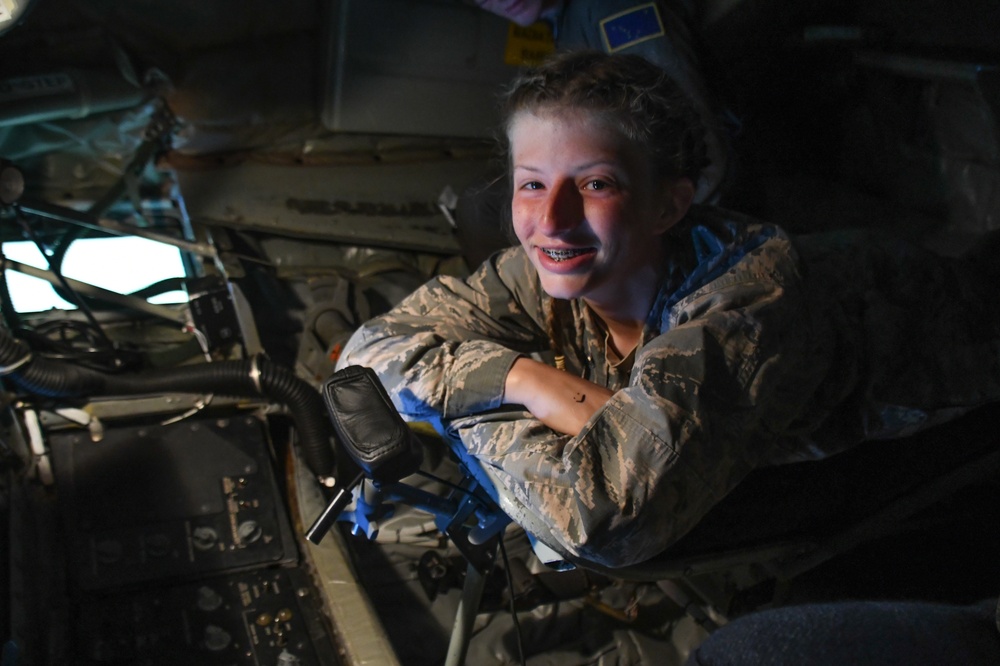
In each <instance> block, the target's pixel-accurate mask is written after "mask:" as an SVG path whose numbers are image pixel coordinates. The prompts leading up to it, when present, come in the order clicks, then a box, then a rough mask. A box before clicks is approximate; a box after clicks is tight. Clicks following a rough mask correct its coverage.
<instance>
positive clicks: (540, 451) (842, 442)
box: [341, 208, 1000, 567]
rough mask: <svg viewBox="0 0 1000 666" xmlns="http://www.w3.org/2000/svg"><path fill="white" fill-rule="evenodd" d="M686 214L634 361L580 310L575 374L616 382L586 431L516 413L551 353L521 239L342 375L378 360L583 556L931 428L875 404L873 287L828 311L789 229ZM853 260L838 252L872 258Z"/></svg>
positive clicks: (377, 342) (408, 414) (366, 335)
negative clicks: (512, 372)
mask: <svg viewBox="0 0 1000 666" xmlns="http://www.w3.org/2000/svg"><path fill="white" fill-rule="evenodd" d="M688 218H689V220H688V223H687V226H686V229H685V235H684V236H683V237H680V238H678V237H673V238H672V239H670V240H669V241H668V242H671V243H673V244H674V246H675V251H674V253H673V256H674V260H673V262H672V265H671V272H670V275H669V277H668V278H667V279H666V281H665V283H664V284H663V286H662V288H661V291H660V293H659V296H658V297H657V299H656V301H655V304H654V306H653V308H652V309H651V311H650V314H649V317H648V319H647V322H646V325H645V330H644V332H643V334H642V339H641V342H640V344H639V347H638V348H637V350H636V352H635V355H634V362H633V363H632V364H631V367H628V366H629V364H628V363H627V362H626V363H622V364H619V365H617V366H615V365H612V364H611V363H610V362H609V358H608V354H607V352H606V343H605V334H604V332H603V327H602V326H601V325H600V322H599V321H597V320H596V318H595V317H594V316H593V315H592V314H591V313H590V311H589V310H588V308H587V307H586V306H585V305H584V304H583V303H582V302H572V303H570V304H569V307H570V309H571V311H572V315H573V316H572V321H569V322H566V326H567V328H568V331H567V332H568V335H567V338H568V340H567V345H566V346H567V348H566V349H565V350H564V353H565V356H566V369H567V371H569V372H573V373H577V374H578V375H580V376H583V377H586V378H588V379H590V380H591V381H594V382H597V383H599V384H603V385H605V386H607V387H609V388H611V389H612V390H614V391H616V392H615V393H614V395H613V397H612V398H611V399H610V400H609V401H608V402H607V404H606V405H605V406H604V407H602V408H601V409H600V410H599V411H598V412H597V413H596V414H595V415H594V416H593V417H592V418H591V420H590V421H589V422H588V424H587V425H586V426H585V427H584V429H583V430H582V431H581V432H580V433H579V434H578V435H576V436H572V437H571V436H566V435H562V434H559V433H556V432H554V431H552V430H551V429H549V428H547V427H546V426H544V425H543V424H542V423H540V422H539V421H537V420H536V419H534V418H533V417H532V415H531V414H530V413H528V412H526V411H523V410H521V409H511V408H510V407H509V406H501V401H502V398H503V391H504V382H505V379H506V375H507V372H508V370H509V368H510V367H511V365H512V364H513V362H514V361H515V360H516V359H517V358H518V357H519V356H520V355H533V356H535V357H536V358H542V359H543V360H545V359H551V357H552V354H551V352H550V351H549V348H550V340H549V337H548V335H547V334H546V332H545V331H546V328H545V313H546V311H547V309H548V308H549V307H550V303H551V299H550V298H549V297H548V296H547V295H545V294H544V292H542V290H541V288H540V286H539V282H538V278H537V274H536V272H535V270H534V268H533V267H532V266H531V263H530V261H529V260H528V258H527V256H526V255H525V253H524V252H523V251H522V250H521V249H520V248H514V249H510V250H507V251H504V252H501V253H498V254H496V255H494V256H493V257H492V258H491V259H490V260H488V261H487V262H485V263H484V264H483V265H482V266H481V267H480V268H479V270H478V271H476V272H475V273H474V274H473V275H472V276H470V277H469V278H467V279H464V280H463V279H457V278H450V277H440V278H437V279H435V280H432V281H431V282H430V283H428V284H426V285H425V286H424V287H422V288H420V289H418V290H417V291H416V292H414V293H413V294H412V295H411V296H410V297H408V298H407V299H405V300H404V301H403V302H402V303H401V304H400V305H399V306H397V307H396V308H395V309H394V310H392V311H391V312H389V313H388V314H386V315H383V316H381V317H378V318H376V319H374V320H372V321H370V322H368V323H367V324H366V325H365V326H363V327H362V328H361V329H359V330H358V331H357V332H356V333H355V335H354V336H353V337H352V339H351V341H350V342H349V343H348V346H347V348H346V349H345V353H344V355H343V357H342V358H341V365H346V364H361V365H368V366H370V367H372V368H374V369H375V370H376V372H377V373H378V374H379V375H380V377H381V378H382V381H383V383H384V384H385V386H386V388H387V390H388V391H389V394H390V395H391V397H392V399H393V401H394V403H395V405H396V406H397V408H398V409H399V410H400V412H401V413H402V414H403V415H404V417H405V418H407V419H411V420H429V421H432V422H443V424H444V426H445V427H446V428H447V429H448V430H449V431H450V432H451V434H453V435H455V436H457V437H460V438H461V440H462V442H463V443H464V445H465V447H466V449H467V450H468V452H469V453H470V454H471V455H473V456H474V457H475V458H476V459H478V461H479V462H480V463H481V465H482V466H483V468H484V469H485V470H486V471H487V472H488V474H489V476H490V477H491V478H492V480H493V482H494V484H495V485H496V486H497V488H498V490H499V491H500V492H499V495H500V502H501V507H502V508H503V509H504V510H505V511H507V513H508V514H509V515H510V516H511V517H512V518H513V519H514V520H515V522H517V523H519V524H520V525H521V526H523V527H524V528H525V529H526V530H527V531H528V532H529V533H531V534H533V535H534V536H535V537H537V538H538V539H539V540H541V541H542V542H544V543H545V544H547V545H548V546H550V547H552V548H554V549H555V550H556V551H557V552H559V553H561V554H562V555H563V556H565V557H567V558H568V559H572V560H583V561H588V562H593V563H597V564H599V565H602V566H607V567H620V566H626V565H629V564H633V563H638V562H642V561H644V560H646V559H648V558H650V557H652V556H654V555H656V554H658V553H660V552H661V551H663V550H664V549H665V548H666V547H667V546H669V545H670V544H671V543H673V542H674V541H676V540H677V539H678V538H679V537H680V536H682V535H683V534H684V533H685V532H687V531H688V530H689V529H690V528H691V527H693V525H694V524H695V523H696V522H697V521H698V520H699V519H700V518H701V517H702V516H703V515H704V514H705V513H706V512H707V511H708V509H710V508H711V507H712V506H713V505H714V504H716V503H717V502H718V501H719V500H721V499H722V498H723V497H724V496H725V495H726V493H728V492H729V491H730V490H731V489H732V488H733V487H734V486H735V485H736V484H737V483H739V482H740V480H742V479H743V478H744V477H745V476H746V474H747V473H748V472H749V471H750V470H752V469H754V468H755V467H758V466H761V465H767V464H774V463H779V462H785V461H789V460H793V459H805V458H815V457H820V456H823V455H827V454H829V453H831V452H833V451H837V450H840V449H843V448H845V447H847V446H850V445H852V444H854V443H857V442H858V441H860V440H861V439H864V438H865V437H870V436H893V435H898V434H905V430H906V429H907V428H910V427H911V426H912V427H916V426H919V425H924V424H926V423H929V422H931V421H932V420H933V419H932V418H930V417H928V416H927V414H928V412H926V411H924V410H921V409H915V410H914V409H909V408H908V407H907V408H904V409H900V408H898V406H897V405H889V406H888V407H886V406H885V405H884V404H883V403H880V402H879V400H877V399H876V398H877V397H878V396H873V388H872V386H873V385H875V386H876V388H877V386H878V384H879V382H877V381H876V382H874V384H873V383H872V382H867V381H863V380H864V379H866V377H867V376H868V374H872V375H873V376H878V375H879V373H866V372H865V370H864V368H863V367H862V363H861V361H860V359H862V358H863V357H865V356H866V351H865V350H864V349H863V348H861V346H859V345H861V344H862V343H863V338H864V331H863V330H862V329H863V327H864V325H863V322H862V320H861V318H859V317H863V315H862V314H859V313H862V312H863V310H864V308H863V307H862V302H863V301H864V300H865V298H866V297H865V294H866V293H867V292H869V291H871V290H870V288H869V287H868V286H864V285H862V286H860V287H858V288H857V294H847V295H846V296H845V298H847V300H848V301H849V303H848V306H847V307H846V308H842V307H840V306H839V305H838V304H837V303H835V302H834V303H832V304H831V303H830V302H829V301H828V300H826V299H825V298H821V294H822V293H825V294H826V295H827V296H829V292H830V291H831V290H833V289H838V288H839V287H833V286H832V284H833V282H832V281H831V275H830V274H827V273H824V274H822V275H820V274H815V275H813V276H812V277H811V278H810V279H808V280H806V279H804V275H803V266H802V264H801V261H800V259H799V252H798V251H797V249H796V247H795V246H793V243H792V240H791V239H790V238H789V237H788V236H787V235H786V234H785V233H784V232H783V231H782V230H781V229H779V228H777V227H774V226H769V225H763V224H757V223H752V222H749V221H746V220H740V219H736V218H735V216H733V215H732V214H730V213H725V212H723V211H721V210H719V209H712V208H700V209H698V210H693V211H692V213H690V214H689V216H688ZM817 245H818V246H820V245H822V244H817ZM844 249H845V251H844V252H841V253H839V254H837V257H840V259H841V260H844V261H847V260H848V259H849V258H851V257H854V256H856V255H857V248H855V247H854V246H851V247H849V248H847V247H846V246H845V248H844ZM805 251H806V252H808V253H810V254H817V255H821V253H818V252H817V251H815V250H814V249H813V248H812V247H811V246H809V245H808V244H807V246H806V248H805ZM822 256H825V255H822ZM817 263H818V264H820V265H824V262H823V261H820V260H819V259H817ZM825 265H829V266H830V267H831V268H832V270H834V271H842V270H843V269H844V267H843V266H841V265H839V264H838V263H837V260H832V259H827V260H826V264H825ZM851 277H852V278H854V277H855V276H854V275H851ZM862 281H863V280H862ZM876 281H877V280H876ZM841 282H843V280H841ZM855 297H856V302H855V300H854V299H855ZM876 300H878V299H876ZM876 319H877V320H880V319H881V317H876ZM883 342H884V343H885V344H890V345H895V344H898V341H896V340H892V339H887V340H885V341H883ZM932 365H933V367H934V368H936V367H937V365H936V364H932ZM995 376H998V377H1000V373H997V374H996V375H995ZM912 379H913V380H914V381H916V380H917V378H916V377H913V378H912ZM993 383H995V382H990V386H991V388H990V390H991V391H993V392H994V395H997V396H1000V391H996V390H995V388H994V387H993V386H992V385H993ZM894 397H897V396H890V398H894ZM898 397H900V398H903V399H908V398H907V396H898ZM913 397H914V396H909V398H913ZM917 397H921V396H917ZM932 397H935V398H936V396H932ZM980 397H982V396H980ZM957 399H958V400H959V402H961V403H962V404H964V403H965V402H966V401H967V400H968V395H963V396H961V397H960V398H957ZM972 401H973V402H975V398H974V397H973V399H972ZM934 404H935V406H938V407H941V406H944V407H948V405H946V404H944V403H943V402H942V401H941V400H937V399H935V401H934ZM956 404H957V403H956ZM944 412H949V410H948V409H945V410H944ZM883 414H888V415H889V416H888V418H882V416H881V415H883ZM949 414H950V412H949ZM834 415H835V416H836V417H837V419H836V422H835V424H834V427H832V428H831V427H828V426H829V422H830V419H831V416H834ZM946 415H948V414H946Z"/></svg>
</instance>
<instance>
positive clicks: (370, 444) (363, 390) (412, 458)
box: [323, 365, 423, 483]
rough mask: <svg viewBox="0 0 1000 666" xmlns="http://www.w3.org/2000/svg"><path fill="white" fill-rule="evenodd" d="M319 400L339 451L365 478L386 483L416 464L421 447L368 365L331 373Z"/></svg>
mask: <svg viewBox="0 0 1000 666" xmlns="http://www.w3.org/2000/svg"><path fill="white" fill-rule="evenodd" d="M323 399H324V400H325V401H326V408H327V410H329V412H330V419H331V420H332V421H333V428H334V430H335V431H336V433H337V436H338V438H339V439H340V442H341V443H342V444H343V446H344V449H345V450H346V451H347V453H348V455H350V456H351V458H353V459H354V461H355V462H356V463H357V464H358V466H359V467H360V468H361V469H362V470H363V471H364V472H365V474H366V475H367V476H368V477H369V478H371V479H374V480H375V481H380V482H384V483H391V482H394V481H398V480H400V479H401V478H403V477H404V476H407V475H409V474H412V473H413V472H415V471H417V469H418V468H419V467H420V463H421V461H422V460H423V448H422V445H421V444H420V441H419V440H418V439H417V438H416V437H415V436H414V435H413V432H412V431H411V430H410V428H409V427H408V426H407V425H406V422H405V421H403V419H402V417H400V415H399V412H397V411H396V408H395V406H393V404H392V401H391V400H390V399H389V395H388V394H387V393H386V391H385V388H384V387H383V386H382V382H381V381H379V378H378V376H377V375H376V374H375V372H374V371H373V370H372V369H371V368H366V367H363V366H360V365H350V366H347V367H346V368H343V369H341V370H339V371H337V372H335V373H334V374H333V375H332V376H331V377H330V379H328V380H327V381H326V383H325V384H324V385H323Z"/></svg>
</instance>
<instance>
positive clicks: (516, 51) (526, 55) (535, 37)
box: [504, 21, 556, 67]
mask: <svg viewBox="0 0 1000 666" xmlns="http://www.w3.org/2000/svg"><path fill="white" fill-rule="evenodd" d="M555 50H556V42H555V39H553V38H552V29H551V28H550V27H549V24H548V23H545V22H544V21H539V22H538V23H535V24H534V25H529V26H528V27H524V26H520V25H517V24H516V23H511V24H510V27H508V28H507V48H506V50H505V51H504V62H505V63H507V64H508V65H513V66H515V67H523V66H532V65H537V64H539V63H541V62H542V61H543V60H545V59H546V58H547V57H549V56H550V55H551V54H552V53H553V52H554V51H555Z"/></svg>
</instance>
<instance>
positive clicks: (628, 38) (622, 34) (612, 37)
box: [601, 2, 663, 53]
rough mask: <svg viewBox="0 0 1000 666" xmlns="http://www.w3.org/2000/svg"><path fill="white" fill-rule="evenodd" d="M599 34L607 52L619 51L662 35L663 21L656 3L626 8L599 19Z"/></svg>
mask: <svg viewBox="0 0 1000 666" xmlns="http://www.w3.org/2000/svg"><path fill="white" fill-rule="evenodd" d="M601 36H602V37H603V38H604V47H605V48H606V49H607V51H608V53H614V52H615V51H621V50H622V49H627V48H628V47H630V46H634V45H635V44H638V43H640V42H644V41H646V40H647V39H654V38H656V37H662V36H663V21H661V20H660V12H659V10H658V9H657V8H656V3H653V2H650V3H647V4H645V5H638V6H636V7H632V8H631V9H626V10H625V11H623V12H619V13H617V14H614V15H612V16H609V17H608V18H606V19H604V20H602V21H601Z"/></svg>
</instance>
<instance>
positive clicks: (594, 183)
mask: <svg viewBox="0 0 1000 666" xmlns="http://www.w3.org/2000/svg"><path fill="white" fill-rule="evenodd" d="M609 187H611V183H609V182H607V181H604V180H591V181H588V182H587V184H586V185H584V189H587V190H594V191H597V190H604V189H607V188H609Z"/></svg>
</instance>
